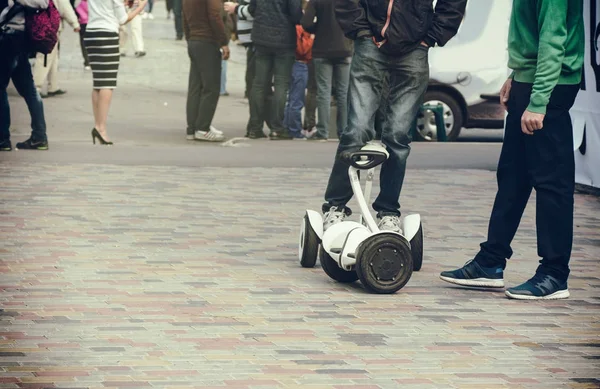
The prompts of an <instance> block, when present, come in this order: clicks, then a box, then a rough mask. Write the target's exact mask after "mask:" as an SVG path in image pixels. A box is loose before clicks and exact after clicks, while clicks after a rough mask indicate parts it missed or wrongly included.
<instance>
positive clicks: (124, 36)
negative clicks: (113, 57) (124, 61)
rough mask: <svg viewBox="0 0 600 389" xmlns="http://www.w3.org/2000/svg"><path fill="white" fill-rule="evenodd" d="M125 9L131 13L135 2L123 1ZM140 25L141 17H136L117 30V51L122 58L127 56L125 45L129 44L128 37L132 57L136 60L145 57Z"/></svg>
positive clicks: (135, 6) (135, 4) (135, 5)
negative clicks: (131, 46)
mask: <svg viewBox="0 0 600 389" xmlns="http://www.w3.org/2000/svg"><path fill="white" fill-rule="evenodd" d="M125 8H126V9H127V12H131V11H132V10H134V9H135V8H137V0H136V1H133V2H132V1H129V0H125ZM142 24H143V23H142V18H141V16H136V17H135V18H133V20H132V21H131V23H129V24H128V25H124V26H121V28H120V30H119V46H120V47H119V49H120V51H121V56H122V57H125V56H126V55H127V43H129V37H130V36H131V43H132V44H133V53H134V55H135V56H136V57H137V58H140V57H144V56H145V55H146V51H145V50H144V34H143V26H142ZM128 30H129V31H128Z"/></svg>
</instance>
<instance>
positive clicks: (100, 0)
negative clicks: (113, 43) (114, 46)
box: [87, 0, 128, 34]
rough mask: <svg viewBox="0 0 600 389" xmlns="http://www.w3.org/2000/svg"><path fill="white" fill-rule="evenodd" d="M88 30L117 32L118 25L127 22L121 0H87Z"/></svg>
mask: <svg viewBox="0 0 600 389" xmlns="http://www.w3.org/2000/svg"><path fill="white" fill-rule="evenodd" d="M88 13H89V20H88V24H87V29H88V30H104V31H111V32H116V33H117V34H118V33H119V26H121V25H122V24H125V22H127V18H128V16H127V11H126V10H125V4H124V2H123V0H88Z"/></svg>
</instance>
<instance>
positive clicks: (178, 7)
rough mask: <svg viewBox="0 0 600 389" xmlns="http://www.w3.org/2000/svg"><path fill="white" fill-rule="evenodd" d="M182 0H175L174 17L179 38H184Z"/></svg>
mask: <svg viewBox="0 0 600 389" xmlns="http://www.w3.org/2000/svg"><path fill="white" fill-rule="evenodd" d="M181 5H182V0H173V19H174V20H175V34H176V36H177V40H181V39H183V21H182V19H181V18H182V15H181Z"/></svg>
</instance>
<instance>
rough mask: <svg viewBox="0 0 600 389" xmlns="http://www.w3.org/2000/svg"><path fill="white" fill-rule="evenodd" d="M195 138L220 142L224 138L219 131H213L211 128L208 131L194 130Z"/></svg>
mask: <svg viewBox="0 0 600 389" xmlns="http://www.w3.org/2000/svg"><path fill="white" fill-rule="evenodd" d="M194 138H195V139H196V140H203V141H207V142H222V141H224V140H225V136H224V135H223V133H222V132H221V133H220V134H219V133H218V132H216V131H214V130H213V129H212V128H211V129H210V131H196V133H195V134H194Z"/></svg>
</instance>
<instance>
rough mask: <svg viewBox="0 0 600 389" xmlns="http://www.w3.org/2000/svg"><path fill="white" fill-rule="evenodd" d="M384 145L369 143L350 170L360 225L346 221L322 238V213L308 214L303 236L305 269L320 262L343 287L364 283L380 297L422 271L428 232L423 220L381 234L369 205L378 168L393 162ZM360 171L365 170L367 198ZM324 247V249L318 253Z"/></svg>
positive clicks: (412, 220) (411, 219)
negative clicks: (424, 239)
mask: <svg viewBox="0 0 600 389" xmlns="http://www.w3.org/2000/svg"><path fill="white" fill-rule="evenodd" d="M388 156H389V155H388V153H387V150H386V149H385V146H383V145H382V144H381V143H379V142H370V143H369V144H367V145H366V146H365V147H363V148H362V149H361V150H360V151H358V152H356V153H354V154H353V156H352V158H353V161H354V162H353V163H351V166H350V167H349V169H348V175H349V177H350V183H351V185H352V190H353V192H354V194H355V196H356V199H357V202H358V205H359V209H360V219H359V222H356V221H350V220H345V221H343V222H340V223H337V224H335V225H333V226H331V227H330V228H328V229H327V231H325V232H323V218H322V216H321V214H320V213H319V212H316V211H313V210H307V211H306V214H305V216H304V218H303V221H302V226H301V230H300V244H299V258H300V263H301V265H302V266H303V267H313V266H314V265H315V264H316V260H317V256H318V255H319V256H320V261H321V266H322V267H323V270H325V272H326V273H327V274H328V275H329V276H330V277H331V278H333V279H335V280H337V281H339V282H353V281H356V280H357V279H360V280H361V282H362V283H363V284H364V285H365V287H366V288H367V289H369V290H371V291H373V292H376V293H394V292H396V291H397V290H399V289H401V288H402V287H403V286H404V285H405V284H406V283H407V282H408V280H409V279H410V277H411V275H412V272H413V270H416V271H418V270H420V268H421V265H422V261H423V229H422V226H421V217H420V215H419V214H411V215H408V216H406V217H404V219H403V221H402V227H403V228H402V231H403V233H402V234H399V233H396V232H391V231H381V230H380V229H379V228H378V226H377V223H376V222H375V220H374V219H373V216H372V215H371V212H370V211H369V207H368V204H367V201H368V200H369V198H370V194H371V189H372V183H373V176H374V171H375V167H376V166H378V165H380V164H381V163H383V162H384V161H385V160H386V159H387V158H388ZM359 170H366V171H367V177H366V184H365V193H364V194H363V192H362V189H361V185H360V179H359V174H358V172H359ZM319 246H320V247H319Z"/></svg>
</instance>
